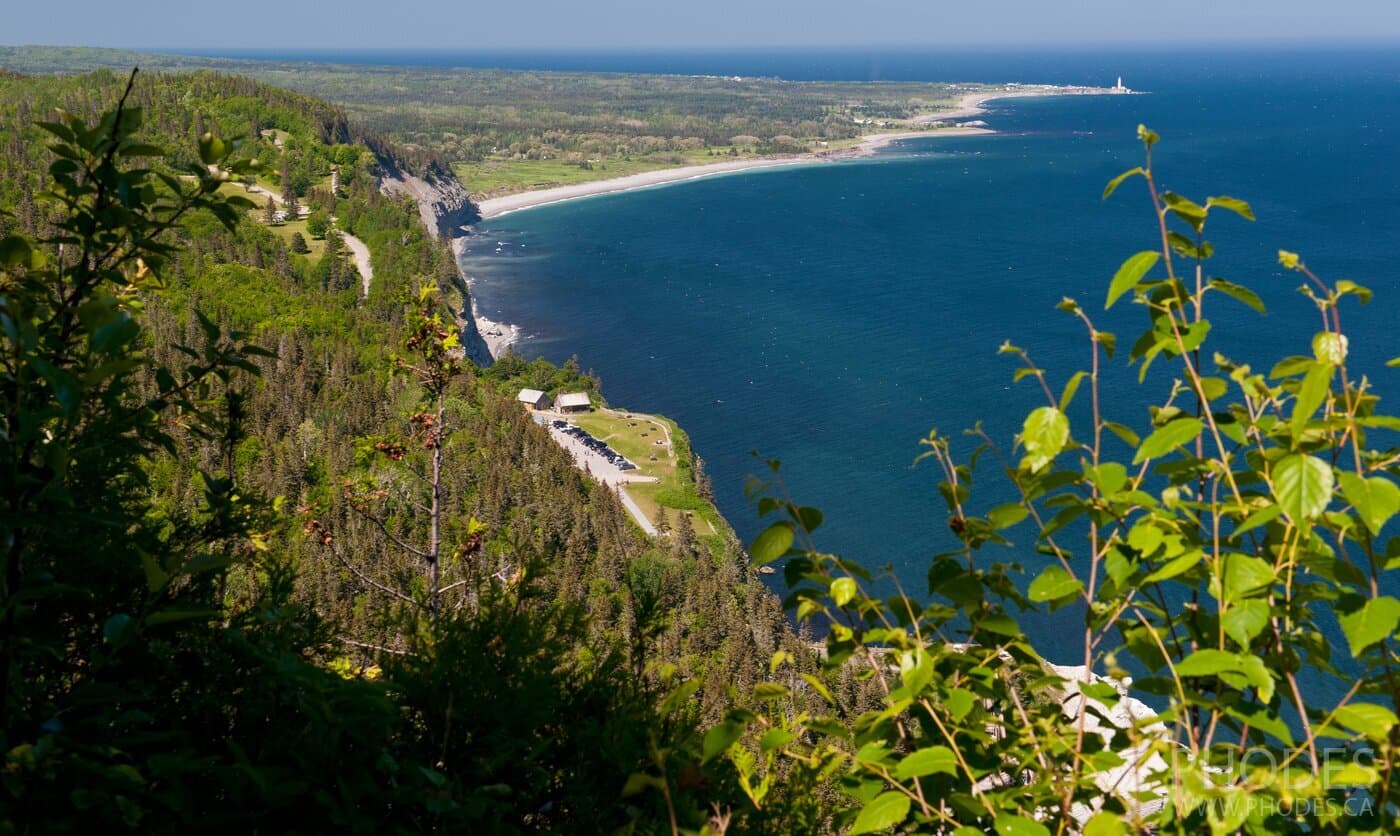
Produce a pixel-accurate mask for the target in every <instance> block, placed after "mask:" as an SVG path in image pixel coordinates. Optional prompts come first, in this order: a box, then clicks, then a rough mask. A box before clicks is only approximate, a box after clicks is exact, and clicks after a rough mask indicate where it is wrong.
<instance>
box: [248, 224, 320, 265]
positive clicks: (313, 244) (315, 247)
mask: <svg viewBox="0 0 1400 836" xmlns="http://www.w3.org/2000/svg"><path fill="white" fill-rule="evenodd" d="M256 214H257V215H258V218H259V220H261V213H256ZM268 229H270V230H272V232H273V234H275V235H277V236H278V237H280V238H281V239H282V240H283V241H286V242H288V243H289V244H290V243H291V240H292V235H293V234H295V233H297V232H300V233H301V237H302V238H303V239H305V240H306V246H307V249H309V250H310V252H309V253H304V254H303V256H304V257H305V258H310V259H318V258H320V257H321V253H323V252H325V249H326V241H325V239H323V238H312V237H311V233H309V232H307V231H306V221H305V220H304V219H303V220H297V221H286V222H284V223H280V224H273V225H271V226H269V227H268Z"/></svg>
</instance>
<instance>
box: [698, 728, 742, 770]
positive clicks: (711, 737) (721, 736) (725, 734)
mask: <svg viewBox="0 0 1400 836" xmlns="http://www.w3.org/2000/svg"><path fill="white" fill-rule="evenodd" d="M743 733H744V727H743V726H741V725H740V724H738V723H736V722H734V721H733V720H726V721H724V722H723V723H720V724H719V725H718V726H715V727H714V728H712V729H710V730H709V731H707V732H705V741H704V743H703V744H702V746H701V750H702V754H701V761H702V762H703V763H708V762H710V761H712V760H714V759H715V758H717V757H719V756H720V755H722V754H724V753H725V752H726V751H728V750H729V747H730V746H732V745H734V743H735V742H736V741H737V740H738V739H739V737H740V735H742V734H743Z"/></svg>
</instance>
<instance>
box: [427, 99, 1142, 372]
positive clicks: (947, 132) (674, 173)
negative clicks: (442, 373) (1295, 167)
mask: <svg viewBox="0 0 1400 836" xmlns="http://www.w3.org/2000/svg"><path fill="white" fill-rule="evenodd" d="M1124 94H1132V91H1119V90H1114V89H1112V88H1108V87H1065V86H1055V85H1020V86H1017V87H1016V88H1014V89H1004V90H994V91H986V90H984V91H980V92H976V93H968V94H966V95H964V96H962V97H961V98H959V99H958V101H957V103H956V104H955V105H954V106H953V107H952V108H949V109H947V110H939V111H934V112H932V113H926V114H923V115H922V116H916V117H914V118H913V119H912V120H910V122H911V123H912V124H915V125H928V126H933V125H935V124H936V123H939V122H945V121H950V120H957V119H969V118H973V117H976V116H980V115H981V114H983V113H985V112H986V108H985V107H984V105H986V104H987V103H988V102H991V101H994V100H997V99H1018V98H1042V97H1046V98H1048V97H1052V96H1106V95H1124ZM995 133H996V131H995V130H992V129H991V128H988V127H985V126H984V125H983V124H980V123H978V124H968V125H957V124H954V125H951V126H938V127H927V128H924V129H922V130H915V131H889V132H885V133H875V134H868V135H866V136H863V137H861V140H860V143H859V144H857V145H855V146H852V147H850V148H843V149H839V150H836V151H818V152H810V153H806V154H786V155H783V156H777V157H756V158H753V159H748V160H725V161H722V162H715V163H703V164H699V165H689V166H680V167H677V168H662V169H656V170H654V171H643V172H639V173H637V174H629V175H626V176H623V177H612V178H606V179H602V180H592V181H589V182H587V183H574V184H571V185H568V186H556V187H554V188H549V189H537V190H535V191H525V192H518V193H516V194H510V195H504V196H502V197H494V198H489V199H487V200H483V201H481V202H480V203H479V204H477V209H478V210H479V212H480V219H479V220H478V221H477V223H481V222H482V221H488V220H492V219H494V218H499V217H502V216H504V215H508V214H511V213H512V212H521V211H524V210H527V209H535V208H538V207H541V206H550V205H553V204H555V203H564V202H566V201H573V200H581V199H584V198H589V197H597V196H599V195H606V194H617V193H620V192H631V191H637V190H639V189H649V188H655V187H658V186H666V185H671V184H675V183H684V182H689V181H691V180H699V179H701V178H703V177H714V176H718V175H723V174H737V173H741V172H747V171H756V170H761V169H770V168H783V167H788V166H799V165H811V164H813V163H829V162H839V161H841V160H851V159H860V158H863V157H869V156H872V155H874V154H875V153H876V152H877V151H879V150H881V149H883V148H886V147H888V146H889V145H892V144H893V143H895V142H899V141H901V140H906V139H934V138H939V137H966V136H990V135H993V134H995ZM474 226H475V224H473V227H474ZM468 234H469V235H470V234H475V229H474V228H473V229H471V231H470V232H469V233H468ZM452 249H453V253H454V254H455V256H456V259H457V263H458V270H459V272H461V274H462V276H463V278H464V279H465V280H466V282H467V285H468V288H470V286H471V284H472V278H471V277H470V275H468V274H467V272H466V271H465V270H462V269H461V258H462V254H463V252H464V251H465V249H466V238H465V237H463V238H459V239H457V240H456V241H454V242H453V247H452ZM471 308H472V310H471V316H472V319H473V320H474V321H475V324H476V330H477V333H478V334H479V335H480V336H481V338H482V340H483V341H484V342H485V343H486V347H487V350H488V351H489V352H490V354H491V357H492V359H497V358H500V357H501V356H503V355H504V354H505V353H506V352H507V351H508V350H509V349H510V346H512V345H514V344H515V343H516V342H518V341H519V339H520V337H521V331H520V327H519V326H518V325H513V324H511V323H507V322H496V321H495V320H492V319H490V318H488V317H486V316H484V315H482V314H481V313H480V312H479V309H478V307H477V302H476V296H475V294H472V297H471Z"/></svg>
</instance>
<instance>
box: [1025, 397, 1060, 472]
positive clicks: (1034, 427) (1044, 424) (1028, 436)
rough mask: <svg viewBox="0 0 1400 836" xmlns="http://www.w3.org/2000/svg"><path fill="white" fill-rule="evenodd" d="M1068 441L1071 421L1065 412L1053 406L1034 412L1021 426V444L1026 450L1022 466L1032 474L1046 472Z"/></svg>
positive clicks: (1043, 407)
mask: <svg viewBox="0 0 1400 836" xmlns="http://www.w3.org/2000/svg"><path fill="white" fill-rule="evenodd" d="M1068 441H1069V419H1068V418H1066V417H1065V414H1064V413H1063V412H1061V411H1060V410H1058V409H1056V408H1055V407H1053V406H1042V407H1040V408H1039V409H1036V410H1033V411H1032V412H1031V414H1030V415H1027V416H1026V420H1025V423H1024V424H1022V425H1021V443H1022V444H1023V445H1024V446H1025V448H1026V457H1025V459H1024V460H1023V461H1022V462H1021V466H1022V467H1024V468H1027V469H1029V470H1030V471H1031V472H1032V473H1035V472H1038V471H1040V470H1044V469H1045V466H1046V465H1048V464H1050V462H1051V461H1052V460H1053V459H1054V458H1055V457H1056V456H1058V455H1059V454H1060V451H1061V450H1063V449H1065V444H1066V443H1068Z"/></svg>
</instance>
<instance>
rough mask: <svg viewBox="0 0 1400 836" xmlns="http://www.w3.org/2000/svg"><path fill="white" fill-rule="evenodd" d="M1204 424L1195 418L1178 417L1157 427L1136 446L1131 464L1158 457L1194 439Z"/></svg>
mask: <svg viewBox="0 0 1400 836" xmlns="http://www.w3.org/2000/svg"><path fill="white" fill-rule="evenodd" d="M1204 426H1205V425H1204V424H1202V423H1201V422H1200V420H1199V419H1197V418H1178V419H1176V420H1175V421H1170V422H1168V423H1167V424H1165V425H1164V426H1161V427H1158V428H1157V430H1156V431H1154V432H1153V433H1152V435H1149V436H1148V437H1147V438H1146V440H1144V441H1143V442H1142V445H1141V446H1139V447H1138V451H1137V455H1135V456H1133V464H1142V463H1143V462H1145V461H1147V460H1148V459H1155V458H1158V457H1159V456H1162V455H1163V454H1165V453H1166V452H1167V451H1169V450H1174V449H1176V448H1177V447H1180V446H1181V445H1183V444H1186V443H1187V442H1189V441H1192V440H1194V439H1195V438H1196V436H1198V435H1200V434H1201V430H1202V428H1203V427H1204Z"/></svg>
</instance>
